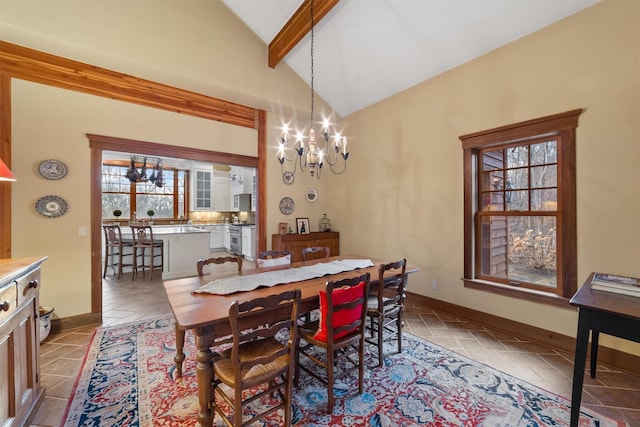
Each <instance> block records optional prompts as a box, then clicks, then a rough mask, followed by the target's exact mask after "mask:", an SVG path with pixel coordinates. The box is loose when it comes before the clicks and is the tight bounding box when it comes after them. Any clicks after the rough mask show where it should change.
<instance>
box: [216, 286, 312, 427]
mask: <svg viewBox="0 0 640 427" xmlns="http://www.w3.org/2000/svg"><path fill="white" fill-rule="evenodd" d="M299 305H300V290H299V289H296V290H293V291H287V292H283V293H281V294H278V295H271V296H268V297H265V298H257V299H254V300H250V301H246V302H243V303H241V304H239V303H238V301H234V302H233V303H232V304H231V307H229V323H230V325H231V331H232V346H231V348H229V349H227V350H225V351H223V352H221V353H220V355H219V358H217V359H216V360H215V362H214V364H213V393H212V402H211V407H212V409H213V414H214V418H215V416H220V417H221V418H222V420H223V421H224V422H225V424H226V425H228V426H238V427H239V426H246V425H249V424H252V423H254V422H255V421H258V420H260V419H262V418H263V417H264V416H266V415H268V414H270V413H272V412H274V411H276V410H278V409H280V408H282V409H283V410H284V423H283V424H282V425H284V426H290V425H291V395H292V388H293V387H292V386H293V381H292V379H293V374H294V372H295V368H294V364H293V362H294V359H295V353H296V344H297V341H298V339H297V331H296V318H297V317H298V307H299ZM285 307H289V310H288V316H287V317H286V318H283V317H282V316H283V315H282V314H281V313H280V314H279V315H277V314H276V312H279V311H280V310H281V309H283V308H285ZM281 331H286V332H288V334H286V335H285V336H288V338H287V339H286V341H285V340H283V341H280V340H279V339H277V338H276V334H278V333H279V332H281ZM262 384H265V385H266V386H264V387H260V388H258V386H260V385H262ZM225 386H226V387H225ZM251 388H257V391H256V392H252V393H251V394H249V393H247V392H246V390H249V389H251ZM283 390H284V393H283ZM243 394H244V400H243ZM268 394H271V395H273V396H279V400H280V402H279V403H278V404H277V405H275V406H272V407H269V408H262V407H258V408H257V409H256V410H262V409H264V410H263V411H262V412H260V413H258V414H253V413H252V417H251V419H245V420H243V419H242V418H243V417H242V416H243V413H242V412H243V406H244V405H246V404H248V403H251V402H253V401H254V400H259V399H261V398H263V397H264V396H266V395H268ZM219 402H224V404H225V405H221V404H220V403H219ZM225 406H226V407H228V408H231V412H232V414H229V413H226V412H225ZM213 421H214V424H216V422H215V419H214V420H213Z"/></svg>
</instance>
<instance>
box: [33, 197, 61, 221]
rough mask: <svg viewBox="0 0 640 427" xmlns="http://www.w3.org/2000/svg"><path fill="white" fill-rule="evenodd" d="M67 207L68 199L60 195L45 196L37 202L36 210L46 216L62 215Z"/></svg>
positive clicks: (55, 216)
mask: <svg viewBox="0 0 640 427" xmlns="http://www.w3.org/2000/svg"><path fill="white" fill-rule="evenodd" d="M67 208H68V205H67V201H66V200H64V199H63V198H62V197H60V196H43V197H40V198H39V199H38V201H37V202H36V211H37V212H38V213H39V214H40V215H42V216H43V217H45V218H57V217H59V216H62V215H64V214H65V213H66V212H67Z"/></svg>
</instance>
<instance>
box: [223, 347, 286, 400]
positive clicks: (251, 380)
mask: <svg viewBox="0 0 640 427" xmlns="http://www.w3.org/2000/svg"><path fill="white" fill-rule="evenodd" d="M283 347H284V346H283V345H282V344H281V343H280V342H278V341H277V340H276V339H274V338H267V339H261V340H255V341H249V342H246V343H243V344H241V345H240V360H241V361H242V362H246V361H249V360H255V359H259V358H261V357H265V356H268V355H270V354H272V353H274V352H276V351H279V350H282V348H283ZM220 356H221V358H220V359H219V360H216V361H215V362H214V364H213V368H214V371H215V375H216V376H217V377H218V378H220V380H222V382H223V383H225V384H227V385H228V386H230V387H233V384H234V381H235V378H234V371H233V361H232V360H231V349H230V348H229V349H227V350H225V351H223V352H222V353H220ZM288 365H289V354H288V353H287V354H286V355H284V356H281V357H278V358H277V359H275V360H273V361H272V362H270V363H267V364H258V365H255V366H253V367H252V368H251V369H250V370H249V371H247V372H243V373H242V380H243V383H244V384H245V387H243V388H246V387H251V386H253V385H256V384H262V383H264V382H265V381H266V380H267V379H268V378H270V377H272V376H273V375H274V372H284V371H285V370H286V369H287V368H288Z"/></svg>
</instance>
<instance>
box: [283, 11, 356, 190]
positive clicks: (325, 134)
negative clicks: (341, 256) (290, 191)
mask: <svg viewBox="0 0 640 427" xmlns="http://www.w3.org/2000/svg"><path fill="white" fill-rule="evenodd" d="M313 42H314V18H313V0H311V123H310V127H311V129H310V130H309V138H308V141H307V143H306V144H305V142H304V135H303V132H302V131H296V137H295V140H294V141H293V142H292V141H291V140H290V135H289V126H288V125H287V124H283V125H282V136H281V137H280V144H279V148H278V161H279V162H280V171H281V172H282V177H283V179H285V177H287V176H289V177H291V178H292V177H293V175H294V174H295V173H296V171H297V168H298V164H299V165H300V170H301V171H302V172H306V170H307V169H308V170H309V173H310V174H311V176H315V177H316V178H318V179H320V174H321V173H322V167H323V166H324V165H325V164H328V165H329V170H330V171H331V172H332V173H334V174H336V175H340V174H342V173H344V171H345V170H346V169H347V159H348V158H349V152H348V151H347V138H346V137H344V136H341V135H340V134H339V133H336V132H335V131H334V132H333V133H331V130H330V123H329V120H328V119H326V118H324V119H323V123H322V135H321V140H320V141H319V142H317V141H316V134H315V130H314V128H313V126H314V114H313V113H314V107H315V105H314V104H315V90H314V86H313V84H314V77H315V76H314V67H313V65H314V64H313V60H314V57H313ZM331 139H333V141H332V143H331V144H330V143H329V141H330V140H331ZM292 150H293V152H291V151H292ZM332 151H333V154H332V153H331V152H332ZM340 158H342V161H340ZM285 161H286V162H287V163H291V162H293V170H287V168H286V167H285ZM338 163H342V164H343V166H342V169H340V168H339V167H338V166H337V165H338ZM334 167H335V169H334ZM291 178H290V179H291ZM286 181H287V180H286V179H285V182H286Z"/></svg>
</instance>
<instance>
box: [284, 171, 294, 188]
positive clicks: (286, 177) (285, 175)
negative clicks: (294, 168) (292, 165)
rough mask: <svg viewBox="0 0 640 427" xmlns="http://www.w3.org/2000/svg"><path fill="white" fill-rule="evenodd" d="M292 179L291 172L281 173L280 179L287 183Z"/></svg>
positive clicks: (291, 181) (290, 182)
mask: <svg viewBox="0 0 640 427" xmlns="http://www.w3.org/2000/svg"><path fill="white" fill-rule="evenodd" d="M294 179H295V178H294V176H293V172H290V171H287V172H285V173H283V174H282V181H284V183H285V184H287V185H291V184H293V181H294Z"/></svg>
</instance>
